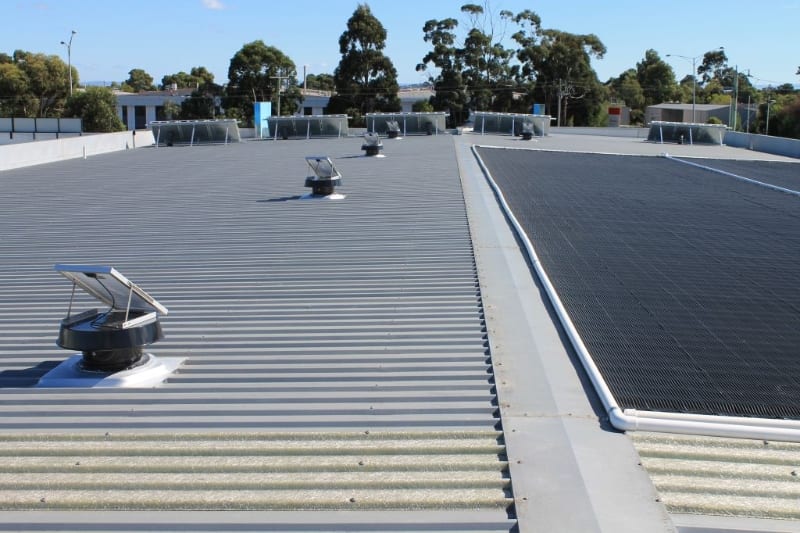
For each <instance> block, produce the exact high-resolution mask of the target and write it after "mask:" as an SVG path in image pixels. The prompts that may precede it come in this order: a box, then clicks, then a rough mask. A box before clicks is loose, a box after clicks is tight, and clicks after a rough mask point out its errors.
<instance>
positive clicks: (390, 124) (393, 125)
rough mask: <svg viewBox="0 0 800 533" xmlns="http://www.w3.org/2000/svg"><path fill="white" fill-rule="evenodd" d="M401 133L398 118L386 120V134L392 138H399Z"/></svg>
mask: <svg viewBox="0 0 800 533" xmlns="http://www.w3.org/2000/svg"><path fill="white" fill-rule="evenodd" d="M398 135H400V124H398V123H397V121H396V120H387V121H386V136H387V137H389V138H390V139H397V137H398Z"/></svg>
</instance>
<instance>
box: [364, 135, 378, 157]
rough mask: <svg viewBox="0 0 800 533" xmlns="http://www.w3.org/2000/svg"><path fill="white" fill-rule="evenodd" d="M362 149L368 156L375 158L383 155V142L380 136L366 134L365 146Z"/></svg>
mask: <svg viewBox="0 0 800 533" xmlns="http://www.w3.org/2000/svg"><path fill="white" fill-rule="evenodd" d="M361 149H362V150H364V152H366V154H367V155H368V156H375V155H378V154H379V153H381V150H383V143H382V142H381V138H380V136H378V134H377V133H365V134H364V144H362V145H361Z"/></svg>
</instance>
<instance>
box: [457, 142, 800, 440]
mask: <svg viewBox="0 0 800 533" xmlns="http://www.w3.org/2000/svg"><path fill="white" fill-rule="evenodd" d="M479 147H480V145H472V153H473V154H474V155H475V158H476V159H477V161H478V164H479V165H480V167H481V170H482V171H483V174H484V176H485V177H486V179H487V181H488V182H489V185H490V186H491V187H492V190H493V191H494V193H495V195H496V196H497V199H498V200H499V202H500V205H501V207H502V208H503V212H504V213H505V215H506V217H508V220H509V221H510V222H511V224H512V225H513V227H514V230H515V231H516V233H517V236H518V237H519V238H520V240H521V241H522V242H523V244H524V245H525V251H526V253H527V255H528V258H529V259H530V262H531V264H532V265H533V268H534V270H535V272H536V275H537V277H538V278H539V281H540V282H541V283H542V286H543V287H544V289H545V291H546V292H547V296H548V298H549V299H550V302H551V303H552V305H553V308H554V309H555V311H556V314H557V315H558V318H559V321H560V322H561V325H562V326H563V327H564V330H565V331H566V333H567V336H568V337H569V339H570V342H571V343H572V346H573V347H574V348H575V352H576V353H577V354H578V357H579V358H580V361H581V364H582V365H583V368H584V369H585V370H586V373H587V374H588V375H589V379H591V381H592V384H593V385H594V388H595V391H596V392H597V394H598V396H599V397H600V400H601V401H602V402H603V407H604V408H605V410H606V413H607V414H608V420H609V422H610V423H611V424H612V425H613V426H614V427H615V428H616V429H619V430H621V431H657V432H665V433H683V434H690V435H708V436H714V437H735V438H743V439H761V440H775V441H788V442H800V421H797V420H781V419H768V418H749V417H734V416H716V415H699V414H685V413H668V412H657V411H639V410H636V409H622V408H621V407H620V406H619V405H618V404H617V401H616V400H615V399H614V396H613V394H611V389H609V388H608V384H607V383H606V382H605V380H604V379H603V376H602V375H601V374H600V370H599V369H598V368H597V365H596V364H595V362H594V359H592V356H591V354H590V353H589V350H588V349H587V348H586V345H585V344H584V343H583V340H582V339H581V337H580V335H579V334H578V330H577V329H576V328H575V325H574V324H573V322H572V320H571V319H570V317H569V315H568V314H567V311H566V309H565V308H564V305H563V304H562V302H561V299H560V298H559V297H558V294H557V293H556V290H555V287H553V284H552V283H551V282H550V278H549V277H548V276H547V273H546V272H545V270H544V267H543V266H542V264H541V262H540V261H539V256H538V255H537V254H536V250H534V248H533V244H532V243H531V241H530V239H528V236H527V235H526V234H525V231H524V230H523V228H522V226H521V225H520V223H519V221H518V220H517V218H516V217H515V216H514V214H513V213H512V212H511V208H510V207H509V205H508V203H507V202H506V200H505V198H504V197H503V193H502V191H501V190H500V187H498V185H497V183H496V182H495V181H494V179H493V178H492V175H491V173H490V172H489V169H488V168H487V167H486V165H485V164H484V162H483V160H482V159H481V157H480V155H479V154H478V151H477V148H479Z"/></svg>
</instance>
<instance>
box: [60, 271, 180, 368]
mask: <svg viewBox="0 0 800 533" xmlns="http://www.w3.org/2000/svg"><path fill="white" fill-rule="evenodd" d="M55 269H56V270H57V271H58V272H59V273H61V274H62V275H63V276H64V277H66V278H67V279H69V280H71V281H72V296H71V297H70V302H69V309H68V310H67V316H66V318H64V319H63V320H62V321H61V329H60V331H59V334H58V342H57V344H58V345H59V346H60V347H62V348H66V349H68V350H80V351H81V352H82V353H83V359H82V360H81V364H80V366H81V368H82V369H83V370H86V371H94V372H106V373H113V372H118V371H122V370H127V369H131V368H134V367H137V366H139V365H141V364H143V363H145V362H146V358H145V357H144V355H145V354H144V353H143V351H142V347H143V346H145V345H148V344H152V343H154V342H156V341H158V340H160V339H162V338H163V337H164V334H163V333H162V331H161V325H160V324H159V322H158V315H159V314H162V315H166V314H167V313H168V311H167V308H166V307H164V306H163V305H161V304H159V303H158V302H157V301H156V300H155V299H154V298H153V297H151V296H150V295H149V294H147V293H146V292H144V291H143V290H142V289H141V288H139V287H138V286H136V285H135V284H134V283H132V282H131V281H129V280H128V279H127V278H126V277H125V276H123V275H122V274H120V273H119V272H117V271H116V270H115V269H114V268H112V267H110V266H89V265H56V266H55ZM76 287H80V288H81V289H83V290H84V291H86V292H87V293H88V294H90V295H91V296H94V297H95V298H97V299H98V300H100V301H101V302H102V303H104V304H105V305H107V306H108V310H107V311H103V312H100V311H98V310H97V309H90V310H88V311H84V312H81V313H77V314H72V303H73V301H74V298H75V288H76Z"/></svg>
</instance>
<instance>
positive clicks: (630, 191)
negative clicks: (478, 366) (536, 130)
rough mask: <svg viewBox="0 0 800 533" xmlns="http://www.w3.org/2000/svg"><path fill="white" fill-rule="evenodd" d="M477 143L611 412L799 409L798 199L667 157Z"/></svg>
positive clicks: (796, 413) (793, 413)
mask: <svg viewBox="0 0 800 533" xmlns="http://www.w3.org/2000/svg"><path fill="white" fill-rule="evenodd" d="M478 152H479V154H480V156H481V158H482V160H483V161H484V163H485V164H486V166H487V168H488V169H489V171H490V173H491V175H492V177H493V179H494V181H495V182H496V183H497V185H498V186H499V188H500V189H501V190H502V193H503V196H504V197H505V199H506V201H507V203H508V204H509V206H510V208H511V209H512V211H513V213H514V215H515V217H516V218H517V219H518V221H519V223H520V225H521V226H522V227H523V228H524V231H525V232H526V234H527V235H528V238H529V239H530V240H531V242H532V243H533V246H534V248H535V249H536V252H537V254H538V255H539V258H540V260H541V263H542V266H543V267H544V269H545V271H546V272H547V274H548V276H549V278H550V280H551V281H552V283H553V285H554V286H555V289H556V291H557V293H558V294H559V297H560V299H561V301H562V303H563V304H564V307H565V308H566V310H567V312H568V314H569V316H570V318H571V320H572V321H573V323H574V324H575V326H576V328H577V330H578V332H579V334H580V336H581V338H582V339H583V341H584V343H585V344H586V346H587V348H588V349H589V351H590V352H591V355H592V357H593V359H594V361H595V363H596V364H597V366H598V368H599V369H600V372H601V373H602V375H603V377H604V379H605V380H606V382H607V383H608V386H609V387H610V389H611V391H612V393H613V395H614V397H615V398H616V400H617V402H618V403H619V404H620V406H621V407H622V408H624V409H627V408H634V409H642V410H655V411H675V412H688V413H701V414H724V415H738V416H757V417H775V418H800V197H798V196H794V195H791V194H787V193H783V192H779V191H775V190H772V189H768V188H766V187H762V186H759V185H755V184H752V183H747V182H744V181H741V180H737V179H735V178H732V177H729V176H726V175H724V174H719V173H714V172H710V171H708V170H704V169H702V168H697V167H693V166H689V165H685V164H682V163H680V162H678V161H673V160H670V159H667V158H655V157H634V156H615V155H598V154H576V153H559V152H545V151H531V150H506V149H496V148H479V149H478ZM701 163H702V164H704V165H708V166H713V165H714V163H715V162H714V161H702V162H701ZM781 168H783V167H781ZM795 168H797V169H800V166H798V167H795ZM758 169H759V167H758V166H757V165H748V170H749V171H751V173H753V172H755V173H757V171H758ZM787 170H788V169H787ZM728 171H729V172H731V170H728ZM781 172H784V170H781ZM734 173H735V172H734Z"/></svg>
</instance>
